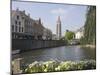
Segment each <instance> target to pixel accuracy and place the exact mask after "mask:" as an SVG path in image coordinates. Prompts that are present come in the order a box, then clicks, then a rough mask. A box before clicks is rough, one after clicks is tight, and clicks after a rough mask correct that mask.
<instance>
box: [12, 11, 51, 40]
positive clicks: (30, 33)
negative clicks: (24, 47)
mask: <svg viewBox="0 0 100 75" xmlns="http://www.w3.org/2000/svg"><path fill="white" fill-rule="evenodd" d="M11 30H12V38H13V39H14V38H23V39H25V38H26V39H27V38H32V39H43V38H42V37H43V34H44V30H45V27H44V26H43V24H42V22H41V18H39V19H38V20H34V19H32V18H31V17H30V14H28V15H27V14H26V13H25V10H24V11H20V10H19V9H16V10H12V12H11ZM51 34H52V33H51V31H50V30H48V36H49V37H51Z"/></svg>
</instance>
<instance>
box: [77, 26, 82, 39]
mask: <svg viewBox="0 0 100 75" xmlns="http://www.w3.org/2000/svg"><path fill="white" fill-rule="evenodd" d="M82 37H84V27H81V28H80V29H78V30H77V31H76V32H75V39H81V38H82Z"/></svg>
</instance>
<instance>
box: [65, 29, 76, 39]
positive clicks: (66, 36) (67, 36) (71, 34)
mask: <svg viewBox="0 0 100 75" xmlns="http://www.w3.org/2000/svg"><path fill="white" fill-rule="evenodd" d="M74 35H75V34H74V32H71V31H68V32H66V33H65V39H66V40H72V39H73V36H74Z"/></svg>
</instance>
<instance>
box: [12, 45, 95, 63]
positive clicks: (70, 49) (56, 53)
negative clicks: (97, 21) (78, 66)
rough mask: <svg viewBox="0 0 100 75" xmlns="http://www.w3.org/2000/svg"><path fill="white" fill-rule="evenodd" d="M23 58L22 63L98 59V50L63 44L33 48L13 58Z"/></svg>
mask: <svg viewBox="0 0 100 75" xmlns="http://www.w3.org/2000/svg"><path fill="white" fill-rule="evenodd" d="M17 58H22V60H21V63H22V64H25V63H26V64H30V63H32V62H33V61H47V60H61V61H66V60H71V61H79V60H84V59H96V50H95V49H92V48H85V47H80V46H62V47H56V48H48V49H40V50H33V51H29V52H24V53H21V54H17V55H13V59H17Z"/></svg>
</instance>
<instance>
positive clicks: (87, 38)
mask: <svg viewBox="0 0 100 75" xmlns="http://www.w3.org/2000/svg"><path fill="white" fill-rule="evenodd" d="M95 40H96V7H95V6H89V7H88V10H87V14H86V22H85V25H84V38H82V42H84V44H95Z"/></svg>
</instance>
